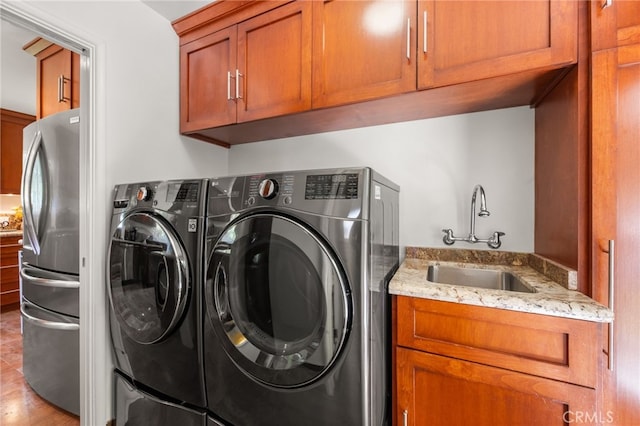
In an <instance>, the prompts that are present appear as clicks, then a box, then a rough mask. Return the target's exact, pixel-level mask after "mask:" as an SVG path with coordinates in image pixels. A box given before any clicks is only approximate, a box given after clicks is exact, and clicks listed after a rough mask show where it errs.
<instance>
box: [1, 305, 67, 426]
mask: <svg viewBox="0 0 640 426" xmlns="http://www.w3.org/2000/svg"><path fill="white" fill-rule="evenodd" d="M79 424H80V419H79V418H78V417H77V416H74V415H73V414H70V413H67V412H66V411H64V410H61V409H59V408H57V407H56V406H54V405H51V404H49V403H48V402H47V401H45V400H44V399H42V398H40V397H39V396H38V395H37V394H36V393H35V392H34V391H33V390H31V388H30V387H29V385H28V384H27V382H26V381H25V380H24V377H23V376H22V335H21V334H20V311H19V310H18V309H14V310H11V311H8V312H1V313H0V425H2V426H40V425H42V426H45V425H46V426H76V425H79Z"/></svg>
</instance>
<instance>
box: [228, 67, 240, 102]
mask: <svg viewBox="0 0 640 426" xmlns="http://www.w3.org/2000/svg"><path fill="white" fill-rule="evenodd" d="M232 78H233V79H235V77H233V76H232V75H231V71H227V100H228V101H234V100H235V99H236V98H234V97H233V96H231V79H232ZM237 90H238V89H236V91H237Z"/></svg>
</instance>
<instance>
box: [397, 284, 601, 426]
mask: <svg viewBox="0 0 640 426" xmlns="http://www.w3.org/2000/svg"><path fill="white" fill-rule="evenodd" d="M394 304H395V307H394V312H395V320H396V323H395V332H396V334H395V353H394V356H395V373H396V376H395V380H394V382H395V389H396V392H395V402H394V406H395V422H394V424H396V425H402V426H418V425H447V426H451V425H470V424H473V425H474V426H477V425H486V426H489V425H491V426H494V425H566V424H570V423H578V424H598V423H601V422H603V421H604V422H606V418H604V419H603V418H601V416H602V415H605V416H606V414H602V415H601V413H599V412H598V404H597V398H596V388H597V386H598V379H597V377H598V374H597V370H598V366H599V363H600V361H601V357H600V356H599V354H598V350H597V348H598V347H599V346H597V343H598V342H599V340H600V338H601V337H600V334H601V330H600V329H601V325H600V324H599V323H595V322H589V321H581V320H574V319H566V318H557V317H547V316H544V315H534V314H528V313H520V312H514V311H504V310H500V309H493V308H486V307H477V306H469V305H462V304H458V303H449V302H439V301H433V300H427V299H420V298H412V297H404V296H395V299H394Z"/></svg>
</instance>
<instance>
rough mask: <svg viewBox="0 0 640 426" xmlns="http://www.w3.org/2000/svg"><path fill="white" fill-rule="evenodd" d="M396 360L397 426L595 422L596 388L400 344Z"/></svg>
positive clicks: (485, 425) (486, 425)
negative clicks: (449, 356)
mask: <svg viewBox="0 0 640 426" xmlns="http://www.w3.org/2000/svg"><path fill="white" fill-rule="evenodd" d="M396 362H397V370H396V371H397V378H396V380H397V383H396V386H397V397H398V399H397V412H396V415H395V416H396V418H395V420H396V421H395V422H394V424H397V425H406V426H422V425H434V426H437V425H443V426H445V425H446V426H454V425H460V426H463V425H475V426H494V425H566V424H568V423H574V422H576V423H578V422H577V420H578V418H577V416H579V419H580V421H579V423H580V424H591V423H596V421H595V420H593V419H592V416H593V415H594V414H593V413H594V411H595V391H594V390H593V389H589V388H583V387H580V386H575V385H570V384H567V383H563V382H557V381H554V380H549V379H543V378H540V377H537V376H530V375H526V374H522V373H516V372H513V371H509V370H503V369H500V368H495V367H488V366H484V365H481V364H475V363H472V362H467V361H461V360H458V359H455V358H448V357H443V356H438V355H433V354H429V353H426V352H420V351H415V350H410V349H404V348H401V347H398V348H397V349H396ZM585 415H588V416H589V418H588V419H585V417H586V416H585ZM605 420H606V419H605Z"/></svg>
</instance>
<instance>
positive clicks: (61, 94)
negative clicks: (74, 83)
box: [58, 74, 71, 103]
mask: <svg viewBox="0 0 640 426" xmlns="http://www.w3.org/2000/svg"><path fill="white" fill-rule="evenodd" d="M68 81H71V79H69V78H67V77H65V76H64V75H62V74H60V76H59V77H58V103H60V102H65V101H70V100H71V98H67V97H66V96H65V95H64V85H65V84H66V83H67V82H68Z"/></svg>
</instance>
